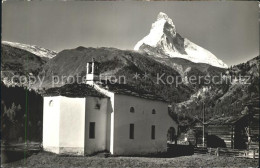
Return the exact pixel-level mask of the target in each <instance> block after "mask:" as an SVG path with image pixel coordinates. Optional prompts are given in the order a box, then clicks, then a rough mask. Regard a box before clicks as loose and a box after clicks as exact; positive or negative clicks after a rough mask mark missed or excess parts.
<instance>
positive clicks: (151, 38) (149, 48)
mask: <svg viewBox="0 0 260 168" xmlns="http://www.w3.org/2000/svg"><path fill="white" fill-rule="evenodd" d="M134 50H136V51H143V52H146V53H148V54H152V55H154V56H158V57H178V58H183V59H187V60H189V61H192V62H194V63H205V64H210V65H212V66H216V67H220V68H227V67H228V66H227V65H226V64H225V63H224V62H223V61H221V60H219V59H218V58H217V57H216V56H215V55H213V54H212V53H211V52H209V51H208V50H206V49H204V48H202V47H200V46H198V45H196V44H195V43H193V42H191V41H190V40H188V39H186V38H183V37H181V35H179V34H178V33H177V31H176V28H175V25H174V24H173V21H172V19H171V18H169V17H168V15H167V14H165V13H163V12H160V13H159V14H158V16H157V20H156V21H155V22H154V23H153V24H152V27H151V29H150V33H149V34H148V35H147V36H145V37H144V38H143V39H142V40H140V41H139V42H138V43H137V44H136V45H135V47H134Z"/></svg>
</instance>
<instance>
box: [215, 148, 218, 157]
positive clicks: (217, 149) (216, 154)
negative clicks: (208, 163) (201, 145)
mask: <svg viewBox="0 0 260 168" xmlns="http://www.w3.org/2000/svg"><path fill="white" fill-rule="evenodd" d="M215 154H216V155H217V156H219V148H217V149H216V152H215Z"/></svg>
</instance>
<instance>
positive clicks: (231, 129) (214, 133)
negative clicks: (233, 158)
mask: <svg viewBox="0 0 260 168" xmlns="http://www.w3.org/2000/svg"><path fill="white" fill-rule="evenodd" d="M249 118H250V117H249V115H240V116H229V117H218V118H212V119H210V120H209V121H208V122H207V123H206V130H207V147H212V148H216V147H223V148H233V149H246V148H247V142H248V134H247V128H248V126H249V121H250V120H249Z"/></svg>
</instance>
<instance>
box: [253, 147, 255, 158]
mask: <svg viewBox="0 0 260 168" xmlns="http://www.w3.org/2000/svg"><path fill="white" fill-rule="evenodd" d="M253 159H255V149H253Z"/></svg>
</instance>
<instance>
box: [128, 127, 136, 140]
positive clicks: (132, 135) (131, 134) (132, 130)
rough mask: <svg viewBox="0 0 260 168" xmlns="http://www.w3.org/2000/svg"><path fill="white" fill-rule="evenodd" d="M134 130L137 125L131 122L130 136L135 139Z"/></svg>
mask: <svg viewBox="0 0 260 168" xmlns="http://www.w3.org/2000/svg"><path fill="white" fill-rule="evenodd" d="M134 131H135V125H134V124H130V132H129V138H130V139H134Z"/></svg>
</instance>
